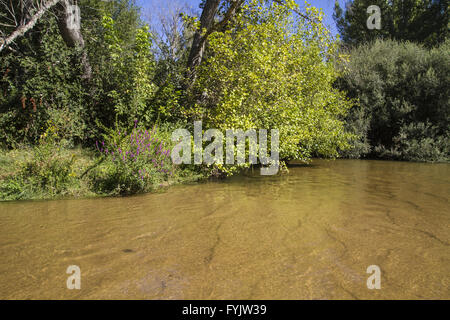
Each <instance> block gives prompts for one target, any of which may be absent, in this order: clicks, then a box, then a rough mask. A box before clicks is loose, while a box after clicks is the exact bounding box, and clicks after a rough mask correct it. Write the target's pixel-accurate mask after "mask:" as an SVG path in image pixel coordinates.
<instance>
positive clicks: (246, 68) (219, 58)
mask: <svg viewBox="0 0 450 320" xmlns="http://www.w3.org/2000/svg"><path fill="white" fill-rule="evenodd" d="M294 8H297V5H296V4H295V2H294V1H287V5H285V6H282V5H278V4H276V3H272V4H270V5H268V4H267V2H265V1H258V0H252V1H250V2H249V4H247V5H246V6H244V8H243V10H242V11H241V12H240V13H239V14H238V15H237V17H236V19H235V20H234V21H233V24H232V26H230V27H229V28H228V29H227V30H226V31H224V32H215V33H213V34H211V36H210V37H209V51H208V60H207V61H206V63H204V64H203V66H202V67H201V68H200V70H199V78H198V81H197V84H196V92H198V93H200V94H201V96H202V98H201V99H200V102H199V103H198V104H197V105H196V106H195V108H192V109H190V110H189V112H190V113H191V114H193V116H194V117H196V118H200V117H202V118H203V121H204V123H206V124H207V127H209V128H217V129H221V130H226V129H232V128H233V129H244V130H247V129H251V128H254V129H278V130H280V156H281V159H284V160H286V159H303V160H307V159H309V158H310V157H312V156H325V157H334V156H337V150H338V149H344V148H346V147H347V146H348V144H347V141H348V138H349V135H348V134H347V133H345V132H344V126H343V122H342V121H341V120H340V119H341V117H342V116H343V115H344V114H345V113H346V111H347V110H348V109H349V107H350V106H351V103H350V102H349V101H348V100H347V99H346V98H345V96H344V95H343V94H342V93H341V92H340V91H338V90H336V89H334V88H333V87H332V84H333V82H334V80H335V79H336V77H337V76H338V74H337V71H336V69H335V67H334V65H333V60H332V59H333V58H332V57H333V56H334V55H335V53H336V49H337V43H336V42H335V41H333V40H332V39H331V36H330V34H329V32H328V30H326V29H325V28H324V27H323V25H322V23H321V21H322V18H323V14H322V13H321V12H320V11H319V10H317V9H316V8H313V7H309V6H308V7H307V9H306V14H307V16H308V19H304V18H301V17H299V16H297V15H296V14H295V13H294V12H293V10H292V9H294Z"/></svg>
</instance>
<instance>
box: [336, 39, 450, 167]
mask: <svg viewBox="0 0 450 320" xmlns="http://www.w3.org/2000/svg"><path fill="white" fill-rule="evenodd" d="M449 47H450V41H449V40H447V41H446V42H444V43H443V44H441V45H440V46H439V47H436V48H432V49H427V48H425V47H423V46H421V45H418V44H415V43H402V42H397V41H395V40H376V41H374V42H372V43H369V44H365V45H361V46H358V47H357V48H355V49H353V50H352V51H351V54H350V60H349V62H348V63H346V64H345V66H343V72H342V75H341V76H340V78H339V79H338V81H337V82H336V85H337V86H338V87H339V88H340V89H341V90H345V91H346V92H347V94H348V96H349V97H351V98H355V99H357V100H358V101H359V104H358V105H357V106H355V107H354V108H352V109H351V110H350V113H349V115H348V117H347V119H346V120H347V121H346V123H347V127H348V129H349V131H351V132H354V133H356V134H357V135H358V136H359V139H358V140H356V141H355V142H354V146H355V148H354V149H353V150H351V153H350V154H349V156H350V157H356V158H359V157H365V156H374V157H388V158H394V159H401V160H422V161H423V160H431V161H434V160H442V159H447V160H448V158H449V151H450V139H449V137H450V130H449V128H450V108H449V103H448V97H449V95H450V86H449V84H448V74H449V72H450V56H449V55H448V51H449Z"/></svg>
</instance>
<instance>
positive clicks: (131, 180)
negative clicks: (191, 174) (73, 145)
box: [90, 121, 175, 195]
mask: <svg viewBox="0 0 450 320" xmlns="http://www.w3.org/2000/svg"><path fill="white" fill-rule="evenodd" d="M107 131H108V133H107V134H105V135H104V138H105V141H100V142H96V148H97V150H98V152H99V153H100V155H99V161H98V163H99V166H98V167H97V168H95V169H94V170H93V171H92V172H91V173H90V179H91V185H92V188H93V190H94V191H95V192H97V193H101V194H108V195H129V194H135V193H141V192H145V191H149V190H151V189H153V188H154V187H155V186H156V185H159V184H160V183H162V182H163V181H167V180H168V178H169V177H172V176H173V175H174V170H175V167H174V166H173V165H172V163H171V159H170V152H171V149H170V146H171V144H172V142H171V140H170V136H168V134H169V132H168V130H167V128H163V129H160V128H158V127H156V126H155V127H153V129H152V130H147V129H145V128H143V127H140V126H138V125H137V121H136V124H135V127H134V128H133V129H132V130H131V131H130V130H126V129H124V128H116V129H115V130H107Z"/></svg>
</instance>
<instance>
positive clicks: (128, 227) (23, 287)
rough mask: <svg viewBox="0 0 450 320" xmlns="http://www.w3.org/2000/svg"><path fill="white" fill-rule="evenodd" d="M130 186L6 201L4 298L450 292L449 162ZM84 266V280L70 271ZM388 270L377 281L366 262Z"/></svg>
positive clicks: (1, 254) (1, 268)
mask: <svg viewBox="0 0 450 320" xmlns="http://www.w3.org/2000/svg"><path fill="white" fill-rule="evenodd" d="M258 173H259V171H255V175H253V176H245V177H234V178H232V179H229V180H226V181H224V182H208V183H202V184H196V185H190V186H178V187H173V188H170V189H169V190H168V191H167V192H166V193H159V194H149V195H143V196H139V197H132V198H118V199H116V198H114V199H90V200H68V201H45V202H19V203H17V202H16V203H1V204H0V298H2V299H17V298H18V299H37V298H41V299H72V298H77V299H89V298H93V299H100V298H102V299H103V298H104V299H118V298H125V299H127V298H138V299H398V298H404V299H417V298H419V299H443V298H445V299H449V298H450V289H449V288H450V276H449V275H450V251H449V243H450V235H449V228H450V211H449V206H448V198H449V185H450V165H446V164H416V163H400V162H377V161H345V160H342V161H334V162H332V161H330V162H328V161H315V162H314V164H313V165H312V166H309V167H305V166H296V167H293V168H291V170H290V174H289V175H283V176H275V177H261V176H259V175H257V174H258ZM70 265H78V266H79V267H80V268H81V290H68V289H67V288H66V279H67V277H68V276H69V275H67V274H66V273H65V272H66V269H67V267H68V266H70ZM369 265H378V266H379V267H380V268H381V276H382V277H381V279H382V280H381V286H382V289H381V290H368V289H367V286H366V281H367V278H368V277H369V276H370V275H369V274H366V269H367V267H368V266H369Z"/></svg>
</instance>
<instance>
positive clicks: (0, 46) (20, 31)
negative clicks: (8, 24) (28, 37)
mask: <svg viewBox="0 0 450 320" xmlns="http://www.w3.org/2000/svg"><path fill="white" fill-rule="evenodd" d="M60 1H61V0H49V1H47V2H44V3H43V4H42V6H41V8H40V9H39V10H38V11H37V12H36V14H34V15H33V16H32V17H31V19H30V21H28V22H27V23H26V24H24V25H23V26H20V27H19V28H17V29H16V30H15V31H14V32H13V33H12V34H11V35H10V36H9V37H7V38H6V39H0V52H2V51H3V50H4V49H5V48H6V47H8V46H9V45H10V44H11V43H13V42H14V41H15V40H16V39H17V38H18V37H21V36H23V35H24V34H25V33H27V32H28V31H29V30H31V29H33V28H34V26H35V25H36V23H37V22H38V20H39V19H40V18H42V16H43V15H44V14H45V13H46V12H47V11H48V10H49V9H51V8H52V7H54V6H55V5H56V4H58V3H59V2H60Z"/></svg>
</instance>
